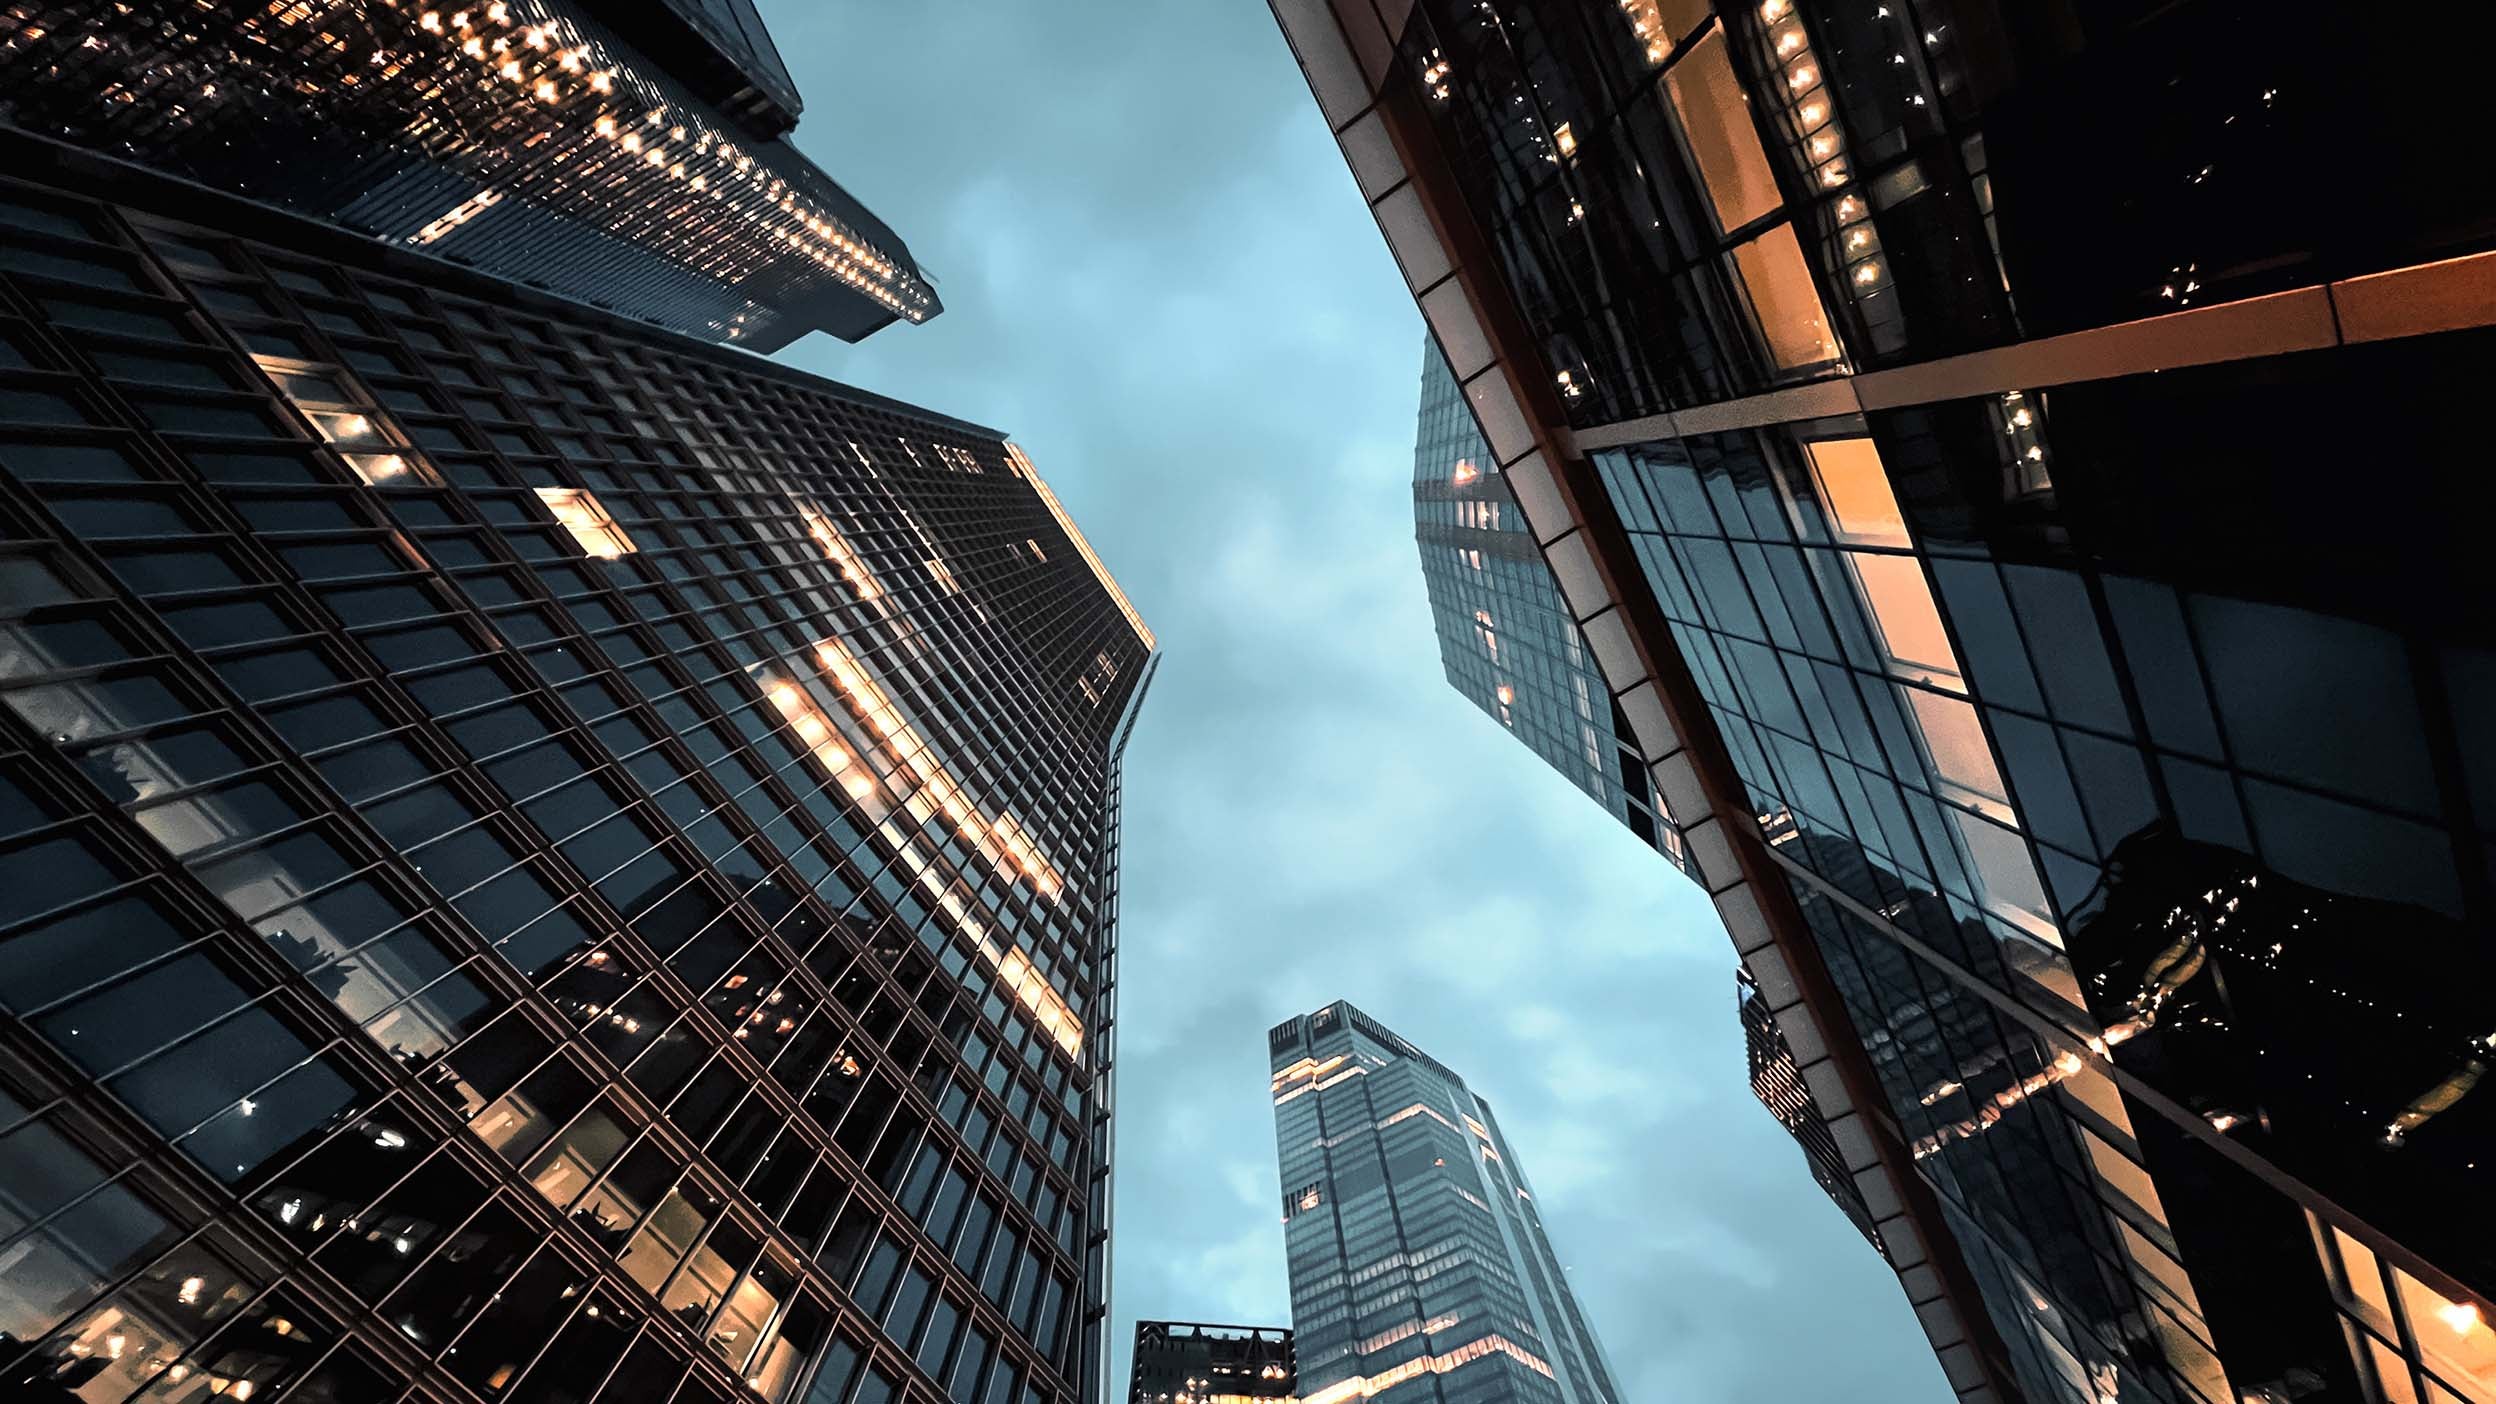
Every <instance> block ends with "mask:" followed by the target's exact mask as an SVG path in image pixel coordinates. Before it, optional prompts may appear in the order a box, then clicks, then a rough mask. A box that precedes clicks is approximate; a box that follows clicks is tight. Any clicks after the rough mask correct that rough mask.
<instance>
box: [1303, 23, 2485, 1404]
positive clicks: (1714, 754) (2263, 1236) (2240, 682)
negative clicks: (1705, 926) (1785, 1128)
mask: <svg viewBox="0 0 2496 1404" xmlns="http://www.w3.org/2000/svg"><path fill="white" fill-rule="evenodd" d="M1273 9H1274V11H1275V13H1276V15H1277V18H1278V19H1279V20H1280V22H1281V24H1282V27H1283V30H1284V32H1285V34H1286V35H1287V37H1288V39H1289V41H1290V43H1291V46H1292V48H1293V50H1294V52H1295V54H1296V56H1297V57H1298V59H1299V62H1300V64H1301V66H1302V68H1303V71H1304V72H1305V74H1306V76H1307V78H1308V80H1309V84H1310V87H1311V90H1312V92H1313V93H1314V95H1315V97H1316V99H1317V103H1318V106H1319V108H1320V110H1321V111H1322V112H1323V114H1324V116H1325V120H1326V122H1327V125H1328V127H1329V129H1330V130H1331V131H1333V132H1334V133H1335V134H1336V136H1337V138H1338V141H1339V144H1340V145H1341V147H1342V149H1343V152H1344V155H1345V158H1346V160H1347V162H1348V164H1349V166H1350V168H1351V171H1352V174H1353V177H1354V181H1355V184H1356V185H1357V187H1358V189H1359V191H1360V194H1361V197H1362V198H1363V200H1364V201H1366V202H1367V203H1368V204H1369V205H1370V206H1371V207H1372V209H1373V211H1374V213H1375V215H1376V217H1377V220H1378V223H1379V227H1380V229H1381V231H1382V232H1383V233H1384V235H1385V236H1386V238H1387V240H1388V242H1389V244H1390V246H1391V247H1392V249H1393V250H1394V253H1395V255H1396V258H1397V260H1398V263H1399V264H1400V266H1401V269H1402V271H1403V273H1404V275H1405V277H1406V278H1407V280H1408V282H1409V284H1410V286H1411V288H1412V290H1413V292H1414V295H1415V297H1416V300H1417V301H1418V303H1419V304H1420V307H1421V309H1422V312H1423V314H1424V316H1425V318H1426V319H1427V321H1428V323H1429V325H1430V327H1431V331H1432V334H1433V337H1434V339H1435V341H1436V342H1437V344H1438V346H1439V348H1440V350H1441V352H1442V354H1443V355H1444V356H1445V357H1446V358H1447V361H1448V363H1449V366H1450V369H1451V371H1452V373H1453V375H1454V376H1455V378H1456V380H1457V382H1458V383H1459V385H1461V387H1462V389H1463V394H1464V397H1465V400H1466V402H1467V403H1468V405H1469V406H1470V408H1471V410H1472V412H1473V415H1474V418H1475V420H1476V422H1477V424H1478V425H1479V427H1480V428H1481V430H1482V434H1483V439H1484V442H1485V443H1486V444H1487V445H1488V447H1489V456H1490V460H1491V462H1490V463H1488V464H1485V465H1483V471H1484V473H1485V475H1488V474H1489V473H1491V472H1492V471H1494V469H1495V470H1496V471H1497V473H1498V474H1499V476H1500V478H1501V480H1502V481H1503V483H1504V485H1505V487H1506V489H1507V491H1508V493H1509V494H1510V496H1511V498H1512V499H1513V500H1514V501H1515V502H1516V503H1517V504H1518V506H1519V508H1520V510H1521V511H1522V513H1523V517H1524V521H1525V524H1526V526H1527V528H1528V530H1529V532H1530V534H1531V536H1532V538H1533V540H1534V541H1535V542H1536V544H1537V546H1538V547H1539V548H1540V550H1541V552H1542V554H1543V556H1544V558H1545V560H1546V561H1547V563H1548V564H1549V565H1550V567H1551V569H1552V572H1553V575H1554V577H1555V578H1556V579H1557V581H1558V582H1559V587H1560V595H1561V598H1562V599H1563V600H1564V601H1565V603H1566V608H1567V610H1568V613H1569V616H1570V618H1571V620H1572V621H1573V622H1574V623H1575V624H1576V625H1577V626H1578V628H1579V629H1580V631H1581V632H1582V633H1583V634H1584V636H1585V638H1586V640H1587V645H1588V649H1589V651H1590V652H1591V653H1592V655H1593V657H1594V659H1595V662H1596V664H1597V666H1598V668H1599V670H1600V672H1601V675H1602V677H1603V679H1604V682H1605V684H1606V690H1607V692H1608V694H1609V697H1610V699H1611V700H1613V701H1615V702H1617V704H1618V705H1619V707H1620V709H1621V713H1622V716H1623V717H1624V718H1625V720H1626V721H1627V723H1628V727H1627V731H1626V733H1625V735H1624V738H1623V739H1624V740H1626V741H1628V742H1630V743H1631V744H1634V745H1635V746H1636V747H1637V748H1638V751H1639V753H1640V756H1641V759H1642V760H1643V761H1644V762H1645V763H1646V764H1647V765H1648V767H1649V770H1650V774H1651V775H1652V777H1653V785H1654V789H1655V793H1656V795H1657V797H1658V800H1659V806H1660V810H1661V815H1660V817H1661V818H1662V820H1663V821H1664V822H1666V823H1668V824H1669V825H1671V826H1672V827H1673V828H1675V829H1677V830H1678V831H1679V833H1680V835H1681V838H1682V841H1683V844H1684V847H1685V849H1686V852H1687V853H1688V855H1689V858H1690V860H1691V868H1692V869H1693V870H1694V872H1695V875H1696V876H1697V877H1698V879H1699V881H1701V882H1702V883H1703V884H1704V885H1705V886H1706V887H1707V889H1708V891H1709V892H1710V894H1711V895H1712V896H1713V898H1714V900H1715V902H1716V905H1717V907H1718V909H1719V911H1720V912H1721V913H1722V914H1723V916H1724V918H1725V921H1726V926H1727V930H1728V932H1729V933H1730V935H1731V936H1732V938H1733V941H1734V944H1735V946H1736V948H1737V950H1738V951H1739V952H1740V953H1741V955H1742V958H1743V963H1744V965H1745V967H1746V968H1747V969H1748V971H1749V972H1750V974H1751V975H1752V977H1753V978H1754V979H1755V981H1756V983H1757V986H1758V989H1759V993H1760V997H1761V999H1762V1001H1763V1002H1764V1003H1765V1004H1766V1005H1767V1006H1768V1008H1769V1011H1770V1012H1771V1013H1772V1014H1773V1016H1774V1018H1775V1020H1776V1023H1777V1026H1778V1028H1779V1030H1780V1031H1781V1033H1782V1035H1783V1037H1784V1040H1785V1042H1786V1043H1787V1045H1788V1047H1789V1051H1790V1052H1791V1053H1792V1055H1793V1057H1794V1060H1795V1062H1796V1065H1797V1071H1798V1073H1799V1076H1800V1078H1801V1080H1802V1082H1803V1084H1804V1086H1805V1087H1807V1088H1808V1089H1809V1090H1810V1092H1811V1093H1812V1095H1813V1098H1814V1100H1815V1101H1816V1102H1817V1104H1818V1105H1819V1107H1820V1109H1821V1111H1822V1112H1823V1114H1824V1119H1825V1121H1826V1123H1827V1126H1828V1129H1829V1133H1830V1136H1831V1138H1832V1140H1833V1141H1834V1144H1835V1145H1836V1147H1837V1150H1838V1153H1839V1155H1840V1156H1841V1157H1842V1160H1843V1165H1844V1168H1845V1170H1846V1171H1847V1172H1848V1174H1849V1175H1850V1177H1851V1178H1852V1179H1853V1181H1854V1183H1855V1185H1856V1188H1857V1189H1858V1191H1859V1192H1860V1193H1861V1195H1862V1198H1863V1202H1864V1204H1865V1205H1866V1206H1867V1208H1868V1211H1869V1213H1870V1214H1871V1216H1872V1218H1873V1221H1874V1225H1875V1227H1876V1229H1877V1232H1878V1235H1879V1241H1880V1243H1881V1245H1882V1246H1883V1247H1884V1248H1885V1249H1886V1250H1887V1252H1888V1257H1889V1259H1890V1262H1891V1264H1892V1266H1894V1267H1895V1268H1897V1270H1898V1273H1899V1280H1900V1282H1901V1285H1902V1286H1903V1287H1904V1288H1905V1290H1906V1292H1907V1294H1908V1296H1909V1298H1910V1300H1911V1301H1912V1302H1913V1303H1914V1305H1915V1309H1916V1315H1917V1319H1918V1322H1919V1324H1920V1325H1921V1326H1922V1328H1923V1329H1924V1330H1925V1332H1926V1333H1927V1334H1928V1335H1929V1336H1930V1338H1931V1340H1932V1343H1933V1346H1934V1348H1935V1350H1936V1352H1937V1353H1938V1356H1939V1359H1940V1362H1941V1364H1942V1367H1943V1369H1944V1371H1945V1373H1946V1374H1947V1376H1948V1378H1949V1380H1950V1383H1951V1386H1952V1388H1953V1389H1954V1390H1955V1391H1956V1392H1957V1394H1958V1395H1959V1397H1960V1398H1961V1399H1963V1400H1967V1401H1971V1404H1972V1402H1973V1401H1986V1400H2009V1399H2025V1400H2030V1401H2035V1402H2036V1404H2047V1402H2048V1401H2068V1404H2105V1401H2125V1404H2130V1401H2136V1400H2137V1401H2157V1402H2158V1404H2194V1401H2209V1404H2228V1401H2237V1400H2258V1401H2266V1404H2267V1402H2269V1401H2287V1400H2294V1399H2322V1398H2351V1399H2364V1400H2380V1401H2392V1402H2393V1404H2409V1402H2410V1401H2416V1400H2435V1401H2439V1404H2440V1401H2447V1400H2461V1401H2470V1404H2482V1402H2483V1401H2488V1400H2492V1399H2496V1330H2492V1329H2491V1326H2490V1322H2491V1319H2492V1318H2491V1293H2496V1198H2492V1197H2491V1196H2490V1195H2489V1194H2488V1193H2487V1189H2488V1180H2487V1177H2488V1176H2489V1175H2490V1174H2496V1161H2490V1160H2489V1159H2488V1158H2487V1156H2486V1155H2485V1148H2486V1147H2487V1146H2488V1145H2489V1144H2490V1143H2491V1137H2496V1101H2492V1100H2490V1099H2489V1094H2488V1093H2487V1092H2486V1091H2485V1090H2484V1089H2483V1088H2481V1086H2480V1084H2481V1082H2482V1079H2483V1075H2484V1073H2485V1070H2486V1068H2487V1066H2488V1063H2489V1062H2490V1060H2491V1056H2492V1055H2491V1051H2490V1050H2491V1043H2490V1038H2491V1031H2496V981H2492V980H2491V979H2490V978H2489V977H2490V975H2491V974H2496V971H2492V970H2491V968H2490V967H2491V963H2492V962H2496V955H2492V954H2491V952H2496V946H2492V945H2491V944H2490V943H2489V941H2488V940H2487V935H2486V934H2487V932H2488V931H2490V930H2491V929H2496V907H2492V906H2491V901H2492V899H2491V890H2492V889H2491V883H2490V879H2489V871H2490V870H2489V866H2488V857H2487V855H2488V854H2489V852H2490V851H2491V844H2490V840H2491V838H2496V818H2491V816H2496V784H2491V780H2490V777H2491V776H2496V732H2492V731H2491V729H2490V726H2489V719H2490V718H2491V717H2496V650H2491V642H2492V640H2491V635H2490V630H2489V619H2490V615H2489V613H2488V611H2487V610H2486V609H2485V608H2484V607H2483V606H2484V602H2485V601H2486V600H2487V599H2489V598H2491V596H2492V595H2496V589H2492V588H2491V587H2496V579H2491V570H2490V561H2491V556H2490V554H2489V553H2488V552H2487V551H2486V550H2485V549H2484V543H2482V542H2481V541H2479V540H2478V535H2479V523H2481V522H2482V521H2483V520H2484V503H2483V502H2481V501H2480V498H2481V497H2482V496H2483V494H2481V493H2480V491H2479V488H2478V480H2477V478H2476V477H2475V476H2474V475H2472V474H2470V473H2467V472H2456V471H2453V470H2452V468H2451V467H2450V465H2452V464H2453V463H2454V462H2455V461H2456V459H2457V458H2464V459H2466V457H2467V455H2468V454H2469V453H2471V452H2472V450H2473V449H2474V447H2475V445H2476V443H2477V442H2478V440H2479V438H2480V437H2481V436H2480V435H2479V433H2478V432H2477V428H2476V426H2475V424H2473V423H2471V422H2470V420H2469V418H2468V416H2469V415H2470V414H2471V412H2472V409H2473V408H2474V407H2475V404H2476V401H2477V398H2478V396H2477V395H2476V393H2475V387H2476V385H2477V384H2478V383H2479V382H2480V381H2481V380H2483V379H2484V378H2485V376H2484V371H2485V367H2486V366H2487V364H2488V362H2489V359H2490V357H2491V354H2496V333H2492V332H2491V331H2490V330H2488V328H2489V326H2490V324H2491V323H2496V299H2492V298H2491V297H2490V295H2489V293H2488V288H2489V286H2490V283H2489V272H2488V269H2489V264H2490V259H2491V258H2496V254H2491V253H2489V252H2488V248H2489V244H2490V242H2491V240H2490V235H2489V233H2488V231H2489V229H2490V228H2491V224H2490V220H2491V216H2492V215H2496V209H2492V208H2491V205H2490V200H2489V189H2488V186H2487V184H2486V183H2485V182H2484V181H2473V180H2468V179H2462V180H2456V179H2453V178H2452V176H2451V173H2450V171H2449V169H2448V161H2449V147H2448V144H2447V143H2448V140H2449V138H2448V134H2449V133H2451V132H2454V131H2458V130H2464V129H2466V127H2467V124H2469V123H2470V122H2472V121H2473V120H2475V114H2474V111H2473V109H2472V106H2471V103H2470V100H2469V99H2468V98H2467V97H2465V96H2464V89H2463V88H2461V87H2457V86H2455V85H2449V84H2439V83H2434V82H2423V81H2418V80H2417V77H2416V72H2415V69H2414V66H2413V64H2412V63H2411V62H2410V61H2409V59H2408V57H2407V49H2406V44H2407V40H2406V38H2405V37H2404V35H2403V32H2402V31H2401V30H2400V29H2399V28H2398V27H2397V26H2347V25H2340V24H2335V23H2334V22H2333V20H2332V17H2331V16H2332V12H2331V11H2329V10H2328V9H2327V7H2323V6H2319V5H2308V4H2303V3H2300V4H2293V5H2290V6H2288V7H2287V8H2286V9H2285V10H2282V9H2281V8H2280V7H2276V6H2274V7H2269V8H2266V9H2264V10H2262V11H2260V12H2259V13H2258V14H2257V13H2254V12H2252V11H2249V10H2247V9H2246V8H2245V7H2243V6H2241V5H2237V4H2233V3H2229V2H2228V0H2187V2H2186V3H2180V4H2171V5H2162V6H2156V7H2138V6H2116V5H2097V4H2081V5H2073V6H2065V7H2061V8H2060V9H2057V10H2055V11H2054V12H2053V13H2052V15H2051V16H2050V17H2049V16H2047V15H2045V14H2044V13H2042V12H2040V11H2038V10H2037V8H2036V7H2034V6H2028V5H2014V4H1994V3H1989V2H1988V0H1971V3H1948V4H1938V3H1924V0H1891V3H1888V4H1885V5H1858V4H1851V3H1838V2H1837V0H1745V3H1742V4H1721V5H1714V6H1711V5H1708V4H1704V3H1697V0H1618V3H1613V2H1612V0H1499V3H1492V4H1482V3H1475V0H1412V2H1411V3H1397V4H1385V5H1372V4H1371V3H1369V0H1274V3H1273ZM2317 24H2322V25H2328V26H2331V28H2332V32H2333V34H2334V38H2335V42H2334V43H2332V44H2330V45H2323V46H2317V45H2313V44H2311V43H2310V42H2307V40H2306V39H2305V38H2304V35H2305V34H2306V32H2307V31H2308V30H2310V28H2311V27H2312V26H2314V25H2317ZM2488 27H2489V16H2488V15H2486V14H2484V13H2481V12H2477V11H2473V12H2472V13H2471V14H2469V15H2467V16H2464V17H2460V20H2459V22H2458V23H2457V25H2456V26H2455V27H2453V28H2451V29H2448V30H2445V31H2443V32H2442V33H2441V34H2439V38H2438V43H2439V46H2440V47H2444V48H2446V50H2447V51H2462V50H2461V49H2459V48H2458V47H2455V46H2478V45H2483V44H2484V43H2485V41H2486V40H2487V38H2488V37H2489V34H2488ZM2324 171H2329V172H2332V173H2333V175H2332V179H2331V180H2330V182H2329V193H2328V196H2327V197H2321V198H2315V199H2311V200H2293V199H2292V200H2285V201H2283V200H2282V199H2281V198H2279V196H2280V194H2281V192H2283V191H2287V190H2291V189H2296V188H2299V187H2300V186H2301V185H2306V184H2309V183H2310V182H2311V180H2312V178H2313V177H2314V176H2315V175H2316V174H2318V173H2320V172H2324ZM2317 193H2318V196H2319V195H2320V192H2319V191H2318V192H2317ZM2393 933H2397V935H2395V934H2393Z"/></svg>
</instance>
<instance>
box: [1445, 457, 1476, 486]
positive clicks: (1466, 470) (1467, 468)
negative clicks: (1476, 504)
mask: <svg viewBox="0 0 2496 1404" xmlns="http://www.w3.org/2000/svg"><path fill="white" fill-rule="evenodd" d="M1481 476H1482V470H1481V469H1479V468H1476V467H1474V466H1473V460H1472V459H1470V458H1460V459H1457V460H1456V471H1455V472H1453V473H1450V474H1448V475H1447V480H1448V482H1449V483H1451V484H1453V485H1454V486H1457V487H1463V486H1464V485H1465V484H1467V483H1469V482H1472V481H1473V480H1474V479H1476V478H1479V477H1481Z"/></svg>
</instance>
